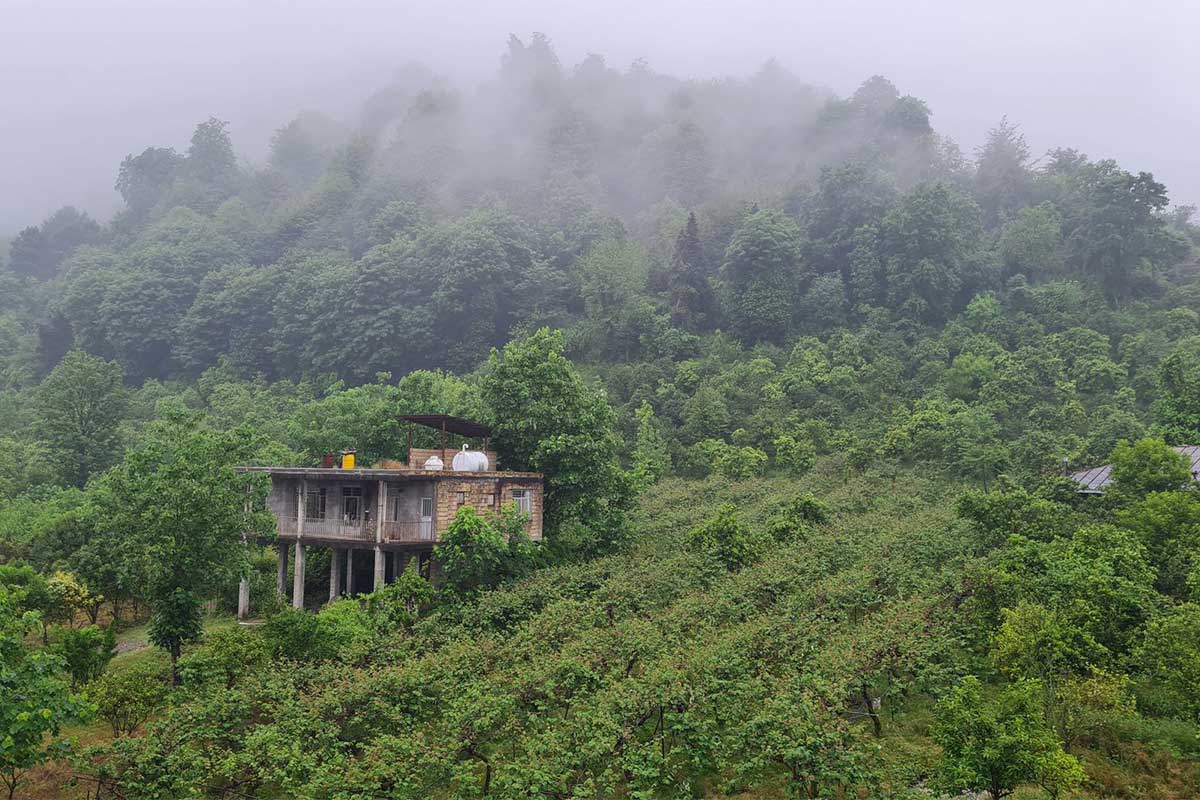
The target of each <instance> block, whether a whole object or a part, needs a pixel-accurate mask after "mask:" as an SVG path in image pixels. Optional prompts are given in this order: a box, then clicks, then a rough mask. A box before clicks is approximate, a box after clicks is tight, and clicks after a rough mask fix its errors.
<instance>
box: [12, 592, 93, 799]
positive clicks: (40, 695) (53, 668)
mask: <svg viewBox="0 0 1200 800" xmlns="http://www.w3.org/2000/svg"><path fill="white" fill-rule="evenodd" d="M35 621H36V616H33V615H30V614H29V613H26V614H25V615H18V614H17V613H16V612H15V611H14V609H13V608H12V606H11V604H10V603H9V601H8V598H7V596H6V595H5V594H4V593H3V592H0V688H2V689H3V696H4V702H3V703H0V782H2V783H3V785H4V787H5V788H6V789H7V790H8V796H9V798H10V799H11V798H12V797H14V796H15V794H16V791H17V789H18V787H19V786H20V784H21V783H22V782H23V780H24V777H25V773H27V772H28V771H29V770H30V769H32V768H33V767H35V766H37V765H38V764H41V763H42V762H44V761H46V760H48V759H50V758H53V757H56V756H57V755H59V754H61V753H62V752H63V749H64V748H63V747H62V744H63V743H61V742H55V741H53V739H54V737H56V736H58V733H59V730H60V729H61V728H62V726H63V725H64V724H65V723H67V722H71V721H75V720H86V719H87V717H88V715H89V714H90V713H91V710H92V709H91V706H89V705H88V704H87V703H86V702H85V701H84V700H82V699H81V698H78V697H76V696H74V695H72V694H71V693H70V690H69V687H68V685H67V682H66V681H65V680H64V679H63V677H62V671H63V668H64V664H63V661H62V659H61V658H60V657H59V656H57V655H54V654H52V653H49V652H45V651H43V652H34V653H29V652H26V651H25V650H24V648H23V647H22V645H21V638H22V635H23V634H24V632H25V631H26V630H27V629H28V628H29V627H30V625H31V624H32V623H34V622H35ZM47 738H49V739H50V740H51V741H50V742H49V743H48V742H47Z"/></svg>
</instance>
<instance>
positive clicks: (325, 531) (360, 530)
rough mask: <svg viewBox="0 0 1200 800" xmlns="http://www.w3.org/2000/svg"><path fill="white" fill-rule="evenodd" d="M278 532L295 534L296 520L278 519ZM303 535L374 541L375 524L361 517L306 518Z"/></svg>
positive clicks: (318, 537)
mask: <svg viewBox="0 0 1200 800" xmlns="http://www.w3.org/2000/svg"><path fill="white" fill-rule="evenodd" d="M279 533H280V534H282V535H284V536H295V535H296V533H297V528H296V520H294V519H292V518H290V517H289V518H287V519H281V520H279ZM304 536H305V537H309V536H311V537H312V538H314V539H347V540H350V541H356V542H373V541H375V524H374V523H373V522H370V521H369V520H362V519H358V520H342V519H306V520H304Z"/></svg>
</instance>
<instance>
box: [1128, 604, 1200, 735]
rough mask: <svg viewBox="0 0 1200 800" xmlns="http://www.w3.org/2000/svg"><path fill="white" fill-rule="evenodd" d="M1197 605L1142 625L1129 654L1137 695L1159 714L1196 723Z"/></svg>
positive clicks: (1199, 714)
mask: <svg viewBox="0 0 1200 800" xmlns="http://www.w3.org/2000/svg"><path fill="white" fill-rule="evenodd" d="M1198 634H1200V605H1196V604H1195V603H1184V604H1183V605H1180V606H1179V607H1178V608H1176V609H1174V610H1172V611H1170V612H1169V613H1167V614H1164V615H1163V616H1161V617H1159V618H1157V619H1155V620H1152V621H1151V622H1150V624H1149V625H1147V626H1146V631H1145V635H1144V637H1143V639H1142V642H1141V644H1140V645H1139V646H1138V648H1137V650H1136V651H1135V653H1134V655H1133V661H1134V663H1135V664H1136V665H1137V669H1138V677H1139V678H1140V682H1141V686H1140V687H1139V694H1140V695H1141V697H1142V702H1145V703H1146V704H1147V705H1149V706H1150V707H1151V708H1153V709H1154V710H1155V711H1157V712H1158V713H1160V714H1166V715H1170V716H1175V717H1181V718H1184V719H1190V720H1192V721H1193V722H1195V721H1197V720H1200V696H1197V694H1196V686H1197V685H1200V683H1198V682H1200V635H1198Z"/></svg>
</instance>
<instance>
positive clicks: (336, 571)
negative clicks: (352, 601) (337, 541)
mask: <svg viewBox="0 0 1200 800" xmlns="http://www.w3.org/2000/svg"><path fill="white" fill-rule="evenodd" d="M341 593H342V551H341V550H338V549H337V548H336V547H334V548H333V549H332V550H330V551H329V602H331V603H332V602H333V601H334V600H337V599H338V595H340V594H341Z"/></svg>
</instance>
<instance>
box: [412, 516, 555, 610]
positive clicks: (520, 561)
mask: <svg viewBox="0 0 1200 800" xmlns="http://www.w3.org/2000/svg"><path fill="white" fill-rule="evenodd" d="M514 514H515V510H510V511H509V515H508V516H507V517H506V518H501V519H500V520H493V519H491V518H489V517H487V516H483V515H480V514H478V513H476V511H475V509H474V508H472V507H471V506H463V507H462V508H460V509H458V512H457V513H456V514H455V515H454V519H453V520H452V521H451V523H450V527H449V528H447V529H446V533H445V534H443V535H442V537H441V539H440V541H439V542H438V545H437V547H436V548H435V549H434V554H433V555H434V558H435V559H437V562H438V564H439V566H440V570H441V580H442V582H443V583H444V585H445V586H446V588H448V589H449V590H450V591H451V592H452V593H453V594H455V595H459V596H463V595H469V594H471V593H473V592H478V591H481V590H484V589H491V588H494V587H495V586H497V585H498V584H499V583H500V582H501V581H504V580H506V579H509V578H514V577H520V576H521V575H522V574H524V573H525V572H526V571H528V570H529V568H530V567H531V566H532V562H533V552H532V550H531V549H530V542H529V537H528V534H526V533H525V526H524V521H523V520H522V519H521V518H520V515H515V516H513V515H514Z"/></svg>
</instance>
